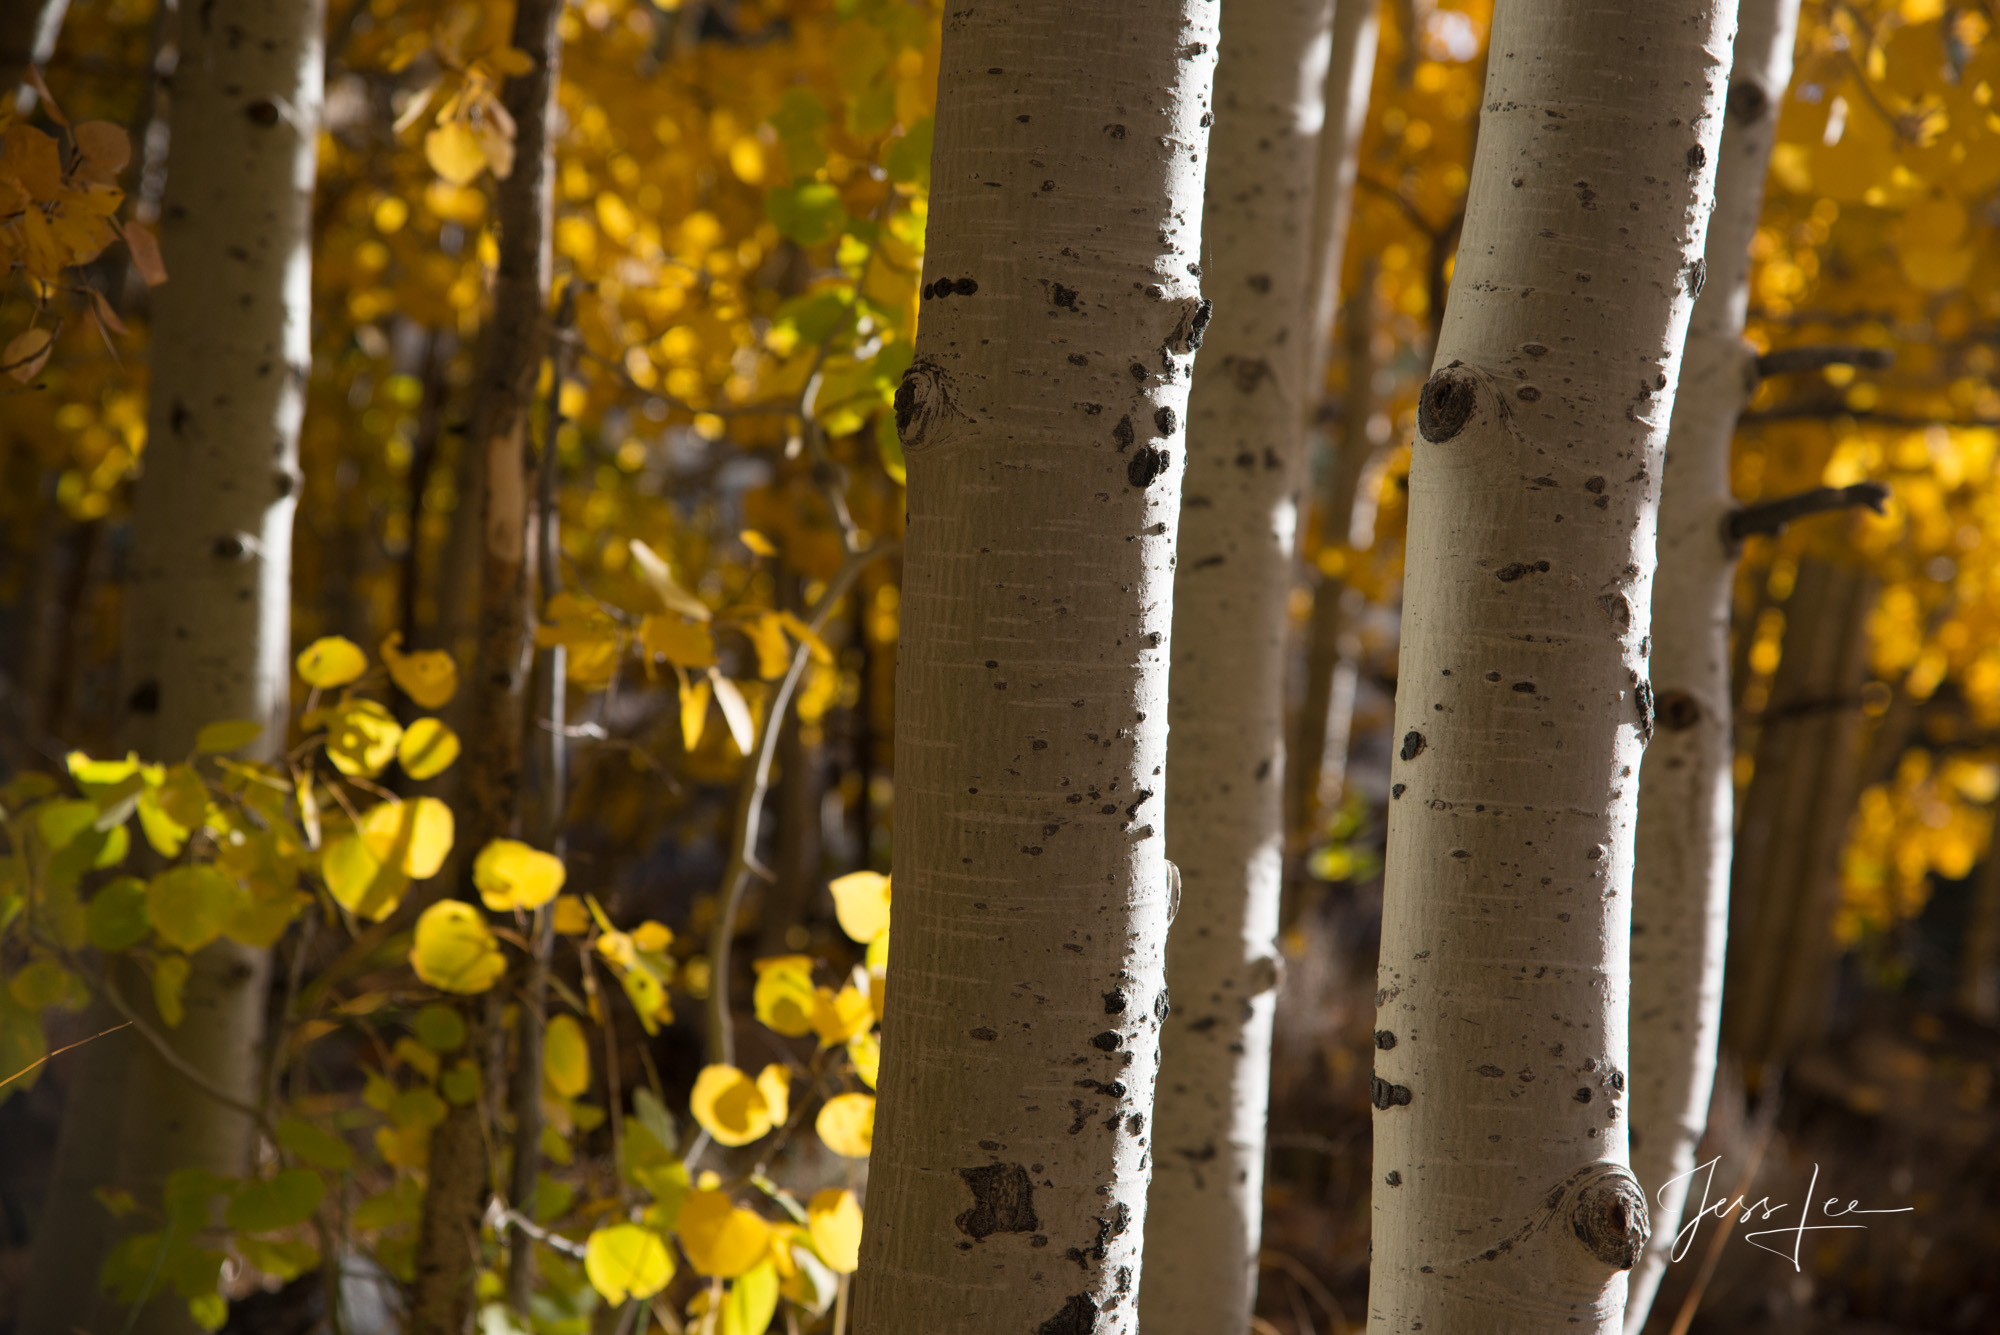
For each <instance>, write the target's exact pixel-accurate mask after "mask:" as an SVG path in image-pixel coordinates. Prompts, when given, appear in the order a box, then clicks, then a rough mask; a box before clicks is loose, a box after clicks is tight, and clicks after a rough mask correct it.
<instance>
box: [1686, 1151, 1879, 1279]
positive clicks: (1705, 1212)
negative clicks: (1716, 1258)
mask: <svg viewBox="0 0 2000 1335" xmlns="http://www.w3.org/2000/svg"><path fill="white" fill-rule="evenodd" d="M1719 1162H1721V1159H1720V1156H1718V1157H1717V1158H1714V1159H1710V1160H1709V1161H1708V1162H1707V1163H1705V1164H1697V1165H1696V1166H1695V1167H1693V1168H1690V1169H1689V1170H1688V1171H1687V1172H1685V1173H1682V1174H1681V1175H1680V1177H1677V1178H1674V1179H1672V1182H1669V1183H1668V1186H1671V1185H1672V1183H1673V1182H1678V1181H1680V1180H1681V1178H1691V1177H1693V1176H1694V1175H1695V1174H1696V1173H1700V1174H1702V1180H1701V1208H1700V1209H1697V1210H1695V1211H1694V1212H1693V1213H1692V1214H1690V1215H1686V1216H1684V1218H1686V1219H1687V1221H1688V1222H1687V1223H1685V1224H1683V1225H1682V1226H1681V1231H1680V1232H1679V1233H1677V1234H1675V1235H1674V1250H1673V1259H1674V1260H1676V1261H1678V1260H1680V1259H1681V1258H1682V1257H1683V1256H1685V1255H1687V1250H1688V1248H1689V1247H1692V1246H1693V1245H1694V1239H1695V1234H1696V1233H1697V1232H1698V1231H1699V1230H1700V1228H1701V1225H1702V1221H1703V1220H1705V1219H1707V1218H1709V1217H1710V1216H1711V1215H1712V1216H1714V1217H1715V1218H1716V1219H1721V1218H1723V1217H1724V1216H1725V1215H1728V1214H1731V1213H1734V1212H1735V1211H1738V1210H1741V1211H1742V1214H1740V1215H1739V1216H1738V1217H1737V1222H1739V1223H1748V1222H1749V1220H1750V1216H1751V1215H1752V1214H1753V1213H1755V1212H1757V1211H1759V1210H1762V1211H1763V1214H1762V1215H1761V1216H1760V1218H1762V1219H1769V1218H1770V1217H1771V1216H1772V1215H1774V1214H1776V1213H1778V1211H1780V1210H1786V1209H1790V1208H1791V1207H1790V1206H1789V1205H1788V1204H1786V1203H1784V1202H1782V1201H1781V1202H1779V1203H1778V1204H1776V1205H1773V1204H1771V1198H1770V1197H1769V1196H1765V1197H1763V1198H1761V1199H1759V1200H1757V1201H1755V1202H1754V1203H1751V1204H1747V1205H1746V1204H1745V1203H1744V1199H1743V1197H1741V1196H1738V1197H1737V1198H1736V1199H1735V1200H1734V1201H1729V1200H1718V1201H1716V1202H1714V1203H1713V1204H1711V1203H1710V1202H1709V1197H1708V1192H1709V1188H1710V1186H1711V1185H1712V1184H1713V1182H1714V1179H1715V1165H1716V1164H1717V1163H1719ZM1818 1186H1819V1165H1818V1164H1814V1165H1813V1175H1812V1183H1811V1184H1810V1185H1809V1186H1808V1187H1807V1188H1806V1199H1805V1204H1804V1206H1803V1207H1802V1208H1801V1210H1800V1213H1799V1222H1798V1223H1797V1224H1796V1225H1794V1226H1792V1227H1790V1228H1767V1229H1762V1230H1760V1231H1758V1232H1756V1233H1745V1234H1744V1235H1743V1240H1744V1241H1745V1242H1747V1243H1749V1244H1750V1245H1751V1246H1753V1247H1759V1248H1762V1249H1763V1250H1765V1251H1767V1252H1769V1253H1771V1254H1772V1255H1773V1256H1782V1257H1784V1258H1785V1259H1787V1260H1789V1261H1790V1262H1791V1263H1792V1269H1793V1271H1795V1272H1796V1271H1797V1270H1798V1269H1799V1247H1800V1245H1801V1244H1802V1243H1803V1242H1804V1241H1805V1235H1806V1234H1808V1233H1824V1232H1832V1231H1834V1230H1837V1229H1856V1228H1867V1227H1868V1226H1867V1225H1866V1224H1808V1223H1807V1222H1806V1221H1807V1220H1808V1219H1810V1218H1812V1209H1813V1192H1814V1191H1815V1190H1816V1189H1817V1188H1818ZM1660 1192H1661V1195H1665V1193H1666V1188H1665V1187H1662V1188H1661V1189H1660ZM1860 1206H1861V1203H1860V1202H1859V1201H1853V1200H1850V1201H1849V1202H1847V1204H1846V1206H1844V1207H1842V1206H1841V1205H1840V1197H1838V1196H1829V1197H1827V1198H1826V1200H1825V1201H1824V1202H1822V1203H1821V1205H1820V1213H1821V1214H1822V1215H1824V1216H1825V1217H1826V1218H1829V1219H1845V1218H1847V1217H1848V1216H1849V1215H1857V1214H1908V1213H1910V1212H1911V1211H1912V1210H1914V1209H1916V1207H1915V1206H1913V1205H1905V1206H1903V1207H1901V1208H1900V1209H1895V1210H1863V1209H1861V1208H1860ZM1787 1234H1789V1235H1790V1236H1791V1239H1792V1245H1791V1249H1790V1250H1789V1251H1785V1250H1781V1249H1780V1248H1779V1247H1777V1246H1772V1245H1769V1244H1766V1243H1762V1242H1759V1241H1758V1239H1759V1238H1772V1237H1779V1236H1783V1235H1787Z"/></svg>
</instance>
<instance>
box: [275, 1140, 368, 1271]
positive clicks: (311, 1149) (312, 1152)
mask: <svg viewBox="0 0 2000 1335" xmlns="http://www.w3.org/2000/svg"><path fill="white" fill-rule="evenodd" d="M278 1143H279V1144H280V1145H282V1146H284V1147H285V1148H286V1149H287V1150H290V1151H291V1152H292V1153H293V1154H295V1155H297V1156H298V1157H299V1158H301V1159H303V1160H305V1162H307V1163H309V1164H311V1165H313V1167H315V1168H325V1169H330V1170H331V1171H333V1172H336V1173H342V1172H346V1171H347V1170H348V1169H349V1168H352V1167H353V1166H354V1147H353V1146H352V1145H349V1144H348V1143H347V1141H346V1140H345V1139H343V1138H342V1137H340V1136H337V1135H335V1134H334V1133H333V1132H331V1131H328V1130H325V1129H324V1128H322V1127H317V1126H314V1125H313V1124H312V1123H311V1122H308V1121H306V1120H305V1119H304V1118H303V1117H287V1118H285V1119H284V1120H282V1121H280V1122H279V1123H278ZM260 1268H267V1267H260Z"/></svg>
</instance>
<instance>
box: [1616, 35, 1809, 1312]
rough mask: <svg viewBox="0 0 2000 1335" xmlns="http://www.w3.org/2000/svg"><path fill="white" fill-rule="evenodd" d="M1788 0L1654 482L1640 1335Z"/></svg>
mask: <svg viewBox="0 0 2000 1335" xmlns="http://www.w3.org/2000/svg"><path fill="white" fill-rule="evenodd" d="M1798 12H1799V5H1798V0H1744V3H1743V6H1742V10H1741V14H1740V16H1739V20H1738V22H1739V26H1738V30H1737V34H1736V43H1735V62H1734V66H1733V68H1732V69H1731V71H1730V76H1729V103H1728V108H1729V109H1728V114H1727V116H1726V117H1725V119H1724V127H1723V134H1722V147H1721V151H1720V157H1719V158H1718V160H1717V166H1716V183H1715V214H1714V217H1713V218H1712V219H1711V220H1710V222H1709V228H1708V249H1707V259H1708V282H1707V285H1706V286H1705V287H1704V288H1703V289H1702V294H1701V298H1700V300H1698V301H1697V302H1696V303H1695V308H1694V315H1693V317H1692V318H1691V320H1690V322H1689V325H1688V337H1687V354H1686V357H1685V359H1684V363H1683V366H1682V369H1681V379H1680V386H1679V389H1678V390H1677V391H1676V394H1675V398H1674V416H1673V428H1672V431H1671V434H1670V435H1669V437H1668V440H1667V459H1666V469H1665V476H1664V480H1663V481H1662V483H1661V497H1660V532H1659V548H1658V550H1659V573H1658V575H1657V576H1656V577H1655V580H1654V584H1653V658H1652V680H1653V689H1654V691H1655V692H1656V698H1657V704H1658V709H1659V727H1658V730H1657V732H1656V733H1655V735H1654V737H1653V741H1652V744H1651V745H1650V746H1648V747H1647V749H1646V761H1645V764H1644V766H1643V767H1642V768H1641V769H1640V771H1639V831H1638V843H1637V855H1636V856H1637V865H1636V867H1635V869H1634V873H1633V879H1632V1133H1631V1134H1632V1172H1633V1174H1634V1175H1635V1176H1636V1177H1637V1178H1638V1179H1639V1184H1640V1186H1641V1187H1643V1188H1644V1189H1645V1191H1646V1199H1647V1207H1648V1209H1649V1210H1650V1212H1651V1214H1652V1224H1653V1236H1652V1241H1651V1242H1649V1243H1648V1244H1647V1247H1646V1255H1645V1259H1644V1260H1643V1261H1641V1262H1640V1264H1639V1266H1638V1268H1637V1269H1635V1270H1634V1271H1633V1273H1632V1281H1631V1288H1630V1298H1629V1301H1628V1302H1627V1304H1626V1317H1625V1325H1626V1329H1627V1330H1628V1331H1629V1332H1632V1333H1633V1335H1637V1332H1638V1331H1639V1330H1640V1329H1641V1328H1642V1327H1643V1326H1644V1325H1645V1322H1646V1313H1647V1312H1648V1311H1649V1310H1650V1309H1651V1307H1652V1304H1653V1295H1654V1293H1655V1292H1656V1291H1657V1290H1658V1288H1659V1283H1660V1277H1661V1276H1662V1275H1663V1274H1665V1273H1666V1267H1667V1264H1668V1260H1669V1257H1670V1254H1671V1253H1672V1251H1673V1246H1674V1235H1675V1233H1676V1232H1677V1231H1678V1228H1679V1222H1680V1217H1681V1208H1682V1205H1683V1202H1684V1200H1685V1198H1686V1195H1687V1180H1686V1178H1685V1176H1684V1175H1685V1174H1687V1173H1689V1172H1690V1171H1692V1170H1693V1168H1694V1165H1695V1146H1696V1144H1697V1143H1698V1142H1699V1141H1700V1140H1701V1133H1702V1128H1703V1127H1704V1126H1705V1125H1706V1123H1707V1120H1708V1102H1709V1093H1710V1090H1711V1089H1712V1087H1713V1085H1714V1081H1715V1052H1716V1041H1717V1038H1718V1036H1719V1034H1720V1030H1721V1021H1722V965H1723V953H1724V943H1725V941H1726V939H1727V933H1728V924H1729V859H1730V852H1731V847H1730V846H1731V842H1732V839H1733V835H1734V811H1733V806H1734V798H1735V784H1734V780H1733V778H1732V775H1731V768H1730V767H1731V761H1732V760H1733V758H1734V747H1733V743H1732V740H1731V727H1730V698H1731V697H1730V691H1729V614H1730V599H1731V595H1732V593H1733V591H1734V584H1735V573H1736V553H1735V552H1734V551H1733V550H1732V548H1731V544H1729V543H1728V542H1727V541H1726V540H1725V537H1724V533H1723V526H1724V524H1725V522H1726V521H1727V519H1728V516H1729V512H1730V509H1731V508H1732V507H1733V506H1734V504H1735V501H1734V498H1733V497H1732V496H1731V494H1730V490H1729V449H1730V442H1731V440H1732V439H1733V438H1734V436H1735V432H1736V419H1737V417H1738V416H1739V415H1740V414H1741V413H1742V411H1743V408H1744V407H1745V406H1746V405H1747V404H1748V402H1749V397H1750V393H1751V390H1752V389H1753V388H1754V387H1755V385H1756V367H1755V357H1756V350H1755V349H1754V348H1752V347H1751V346H1750V345H1749V344H1748V343H1746V342H1744V339H1743V325H1744V320H1745V317H1746V314H1747V312H1748V309H1749V304H1750V242H1751V239H1752V238H1753V237H1755V236H1756V233H1757V218H1758V215H1759V214H1760V213H1761V212H1762V211H1763V205H1764V177H1765V174H1766V172H1767V170H1768V169H1769V166H1770V160H1771V146H1772V144H1773V143H1774V142H1775V141H1776V138H1777V124H1778V107H1779V104H1780V103H1781V102H1782V100H1783V99H1784V96H1785V90H1786V88H1787V86H1788V85H1789V84H1790V83H1791V77H1792V45H1793V41H1794V38H1795V35H1796V32H1797V28H1798Z"/></svg>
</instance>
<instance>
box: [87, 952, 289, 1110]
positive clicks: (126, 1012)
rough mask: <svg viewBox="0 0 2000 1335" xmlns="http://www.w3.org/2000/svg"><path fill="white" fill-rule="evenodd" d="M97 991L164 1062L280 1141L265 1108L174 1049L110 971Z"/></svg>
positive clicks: (217, 1100)
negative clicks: (132, 1003)
mask: <svg viewBox="0 0 2000 1335" xmlns="http://www.w3.org/2000/svg"><path fill="white" fill-rule="evenodd" d="M77 972H78V976H79V977H82V978H84V979H86V980H88V978H89V975H88V974H86V973H83V972H82V971H81V970H78V971H77ZM94 990H96V991H97V992H98V994H99V995H101V996H102V997H103V998H104V999H105V1000H106V1001H108V1002H110V1003H111V1007H112V1009H113V1010H115V1011H117V1012H118V1013H119V1014H120V1015H122V1016H124V1017H125V1021H126V1023H127V1024H130V1025H131V1026H132V1028H133V1029H134V1030H135V1031H136V1032H137V1033H138V1035H139V1037H141V1038H143V1039H145V1040H146V1042H147V1043H148V1044H150V1045H151V1046H152V1049H153V1051H154V1052H156V1053H158V1054H159V1058H160V1060H161V1061H163V1062H165V1063H166V1064H167V1065H169V1066H171V1067H173V1068H174V1070H176V1071H178V1072H179V1073H180V1074H181V1076H182V1077H183V1078H184V1079H186V1080H187V1082H188V1083H189V1084H191V1085H193V1086H194V1087H195V1088H196V1089H198V1090H200V1091H201V1092H202V1093H204V1094H206V1095H208V1097H210V1098H211V1099H214V1100H215V1101H216V1102H217V1103H219V1104H221V1105H222V1106H223V1107H225V1108H227V1109H229V1110H230V1111H231V1112H236V1113H241V1114H242V1115H243V1116H245V1117H247V1118H249V1119H250V1121H251V1123H252V1124H253V1125H255V1126H256V1127H257V1129H258V1130H260V1131H262V1132H263V1133H264V1134H265V1135H267V1136H269V1137H270V1138H271V1142H272V1143H273V1144H276V1143H277V1140H278V1132H277V1129H276V1128H275V1127H273V1126H272V1125H271V1123H270V1122H269V1120H267V1119H266V1118H265V1116H264V1110H263V1109H261V1108H259V1107H257V1106H256V1105H254V1104H249V1103H245V1102H244V1101H243V1100H241V1099H239V1098H237V1097H236V1096H235V1095H234V1094H231V1093H230V1092H229V1091H228V1090H226V1089H223V1088H222V1087H221V1086H220V1085H217V1084H216V1083H215V1082H214V1081H212V1080H210V1079H209V1078H208V1077H207V1076H206V1075H203V1074H202V1072H201V1069H200V1068H199V1067H197V1066H195V1065H194V1064H193V1063H192V1062H190V1061H189V1060H188V1059H187V1058H185V1057H183V1056H181V1054H180V1053H178V1052H175V1051H174V1046H173V1044H171V1043H169V1042H167V1040H166V1039H165V1038H164V1037H162V1036H161V1034H160V1031H159V1030H157V1029H155V1028H153V1026H151V1025H150V1024H147V1023H146V1022H145V1021H144V1020H143V1019H141V1018H140V1017H139V1015H138V1013H137V1012H136V1011H134V1010H133V1009H132V1007H131V1006H130V1005H128V1004H127V1003H126V1001H125V998H124V996H123V995H122V994H121V993H120V992H119V991H118V984H117V983H115V982H113V981H112V980H111V975H110V974H108V973H107V974H103V975H101V976H100V977H99V978H98V980H97V987H96V988H95V989H94Z"/></svg>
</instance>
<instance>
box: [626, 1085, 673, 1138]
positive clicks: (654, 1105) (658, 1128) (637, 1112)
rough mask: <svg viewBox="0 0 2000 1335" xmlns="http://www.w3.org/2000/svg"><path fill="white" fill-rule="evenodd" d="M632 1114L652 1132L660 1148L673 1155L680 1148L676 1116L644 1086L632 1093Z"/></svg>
mask: <svg viewBox="0 0 2000 1335" xmlns="http://www.w3.org/2000/svg"><path fill="white" fill-rule="evenodd" d="M632 1113H633V1116H635V1117H636V1118H638V1121H639V1125H641V1126H643V1127H645V1128H646V1130H648V1131H650V1132H652V1134H653V1139H654V1140H656V1141H658V1142H659V1144H660V1148H661V1149H663V1150H665V1151H666V1152H667V1153H668V1154H672V1153H674V1152H675V1150H676V1149H678V1148H679V1146H680V1132H679V1130H678V1129H677V1128H676V1127H675V1126H674V1115H673V1114H672V1113H670V1112H668V1111H667V1106H666V1105H665V1104H664V1103H661V1102H660V1099H659V1096H658V1095H656V1094H654V1093H653V1091H652V1090H650V1089H647V1088H645V1087H644V1086H643V1085H642V1086H640V1087H639V1088H638V1089H637V1090H634V1091H633V1093H632Z"/></svg>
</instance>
